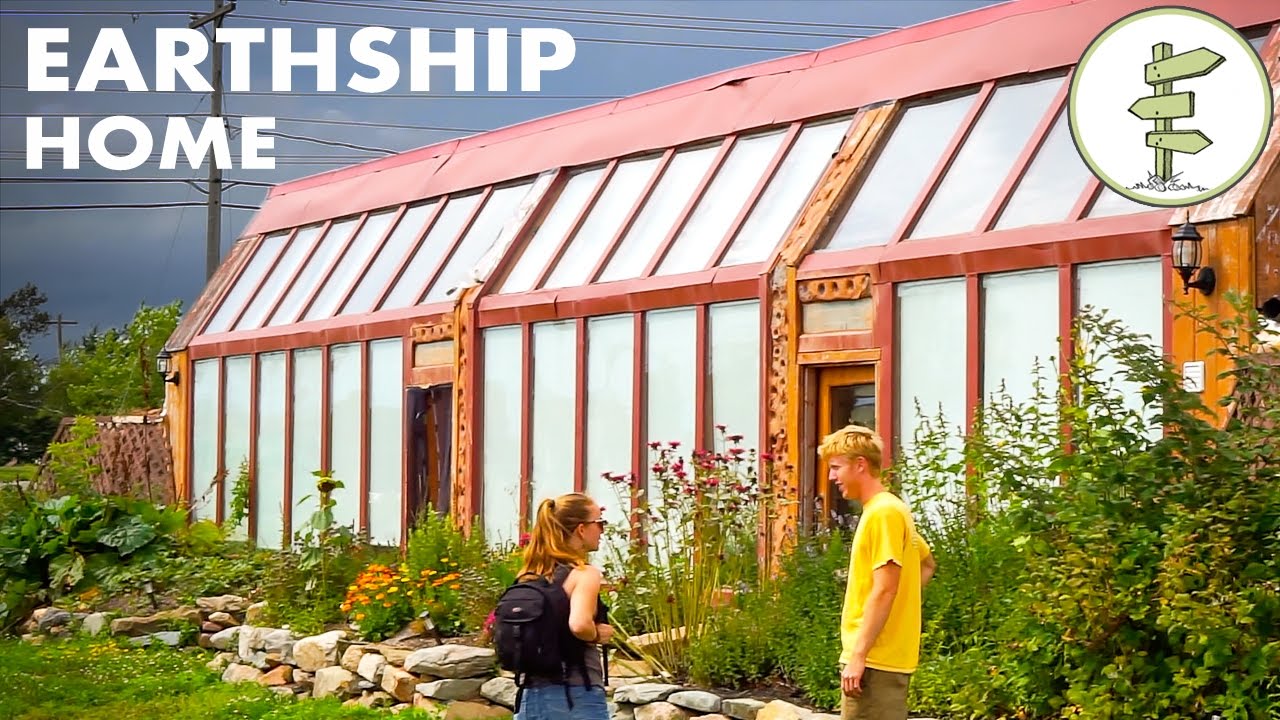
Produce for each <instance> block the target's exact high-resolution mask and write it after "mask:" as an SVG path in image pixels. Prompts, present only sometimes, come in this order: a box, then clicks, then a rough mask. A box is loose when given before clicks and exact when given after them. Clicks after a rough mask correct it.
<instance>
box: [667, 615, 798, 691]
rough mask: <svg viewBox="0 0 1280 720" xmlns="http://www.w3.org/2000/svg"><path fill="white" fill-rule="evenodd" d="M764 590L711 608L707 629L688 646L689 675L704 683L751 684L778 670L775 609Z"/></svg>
mask: <svg viewBox="0 0 1280 720" xmlns="http://www.w3.org/2000/svg"><path fill="white" fill-rule="evenodd" d="M776 609H777V608H776V605H775V603H774V602H773V598H772V597H771V595H770V594H768V593H767V592H752V593H748V594H746V595H743V596H741V597H738V598H734V599H733V600H732V601H730V602H727V603H726V604H725V605H722V606H720V607H718V608H716V609H715V610H714V611H712V613H711V615H710V617H709V618H708V621H707V624H708V626H707V632H705V633H702V634H700V635H698V636H697V637H696V638H694V639H693V640H692V641H691V643H690V646H689V677H690V679H692V680H693V681H694V682H695V683H698V684H700V685H704V686H719V687H737V688H741V687H750V686H752V685H755V684H758V683H760V682H762V681H764V680H765V679H767V678H769V677H771V676H773V674H774V673H775V672H776V671H777V669H778V654H777V652H776V651H777V649H778V640H779V633H778V628H777V626H776V625H775V624H774V623H772V622H762V621H761V618H767V617H773V615H772V613H773V612H775V611H776Z"/></svg>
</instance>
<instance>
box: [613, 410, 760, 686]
mask: <svg viewBox="0 0 1280 720" xmlns="http://www.w3.org/2000/svg"><path fill="white" fill-rule="evenodd" d="M718 429H719V431H720V434H721V436H722V440H721V446H720V447H719V448H718V449H717V450H714V451H704V450H695V451H694V452H693V453H692V459H691V462H690V463H686V462H685V459H684V458H683V457H681V456H680V455H679V452H678V449H679V445H680V444H679V443H678V442H668V443H666V444H662V443H658V442H652V443H650V445H649V447H650V449H651V450H652V455H653V458H652V460H653V464H652V466H651V467H650V468H649V470H650V487H652V488H654V489H656V492H655V493H654V494H653V496H649V494H648V493H639V494H638V497H637V498H636V504H635V507H634V509H633V513H632V522H631V523H630V527H625V528H611V529H610V531H609V532H610V538H609V539H610V542H609V547H610V548H611V551H612V553H611V557H609V559H608V561H607V565H608V569H609V573H610V576H611V577H614V578H616V583H615V585H614V587H615V591H614V594H613V605H614V606H615V607H616V612H615V618H614V619H615V621H616V622H617V623H618V625H619V626H620V627H621V628H622V629H623V631H624V632H625V633H639V632H653V633H657V638H658V641H657V643H656V644H655V645H654V646H653V647H652V649H651V652H652V654H653V656H654V659H656V660H657V661H658V663H659V664H660V665H661V666H663V667H664V668H666V669H667V670H668V671H670V672H682V671H684V670H686V669H687V665H688V654H687V648H688V646H689V644H690V643H692V642H695V641H696V640H697V639H698V638H699V637H700V636H702V635H703V634H705V633H707V632H710V631H711V626H710V625H709V624H708V620H709V617H710V613H711V612H712V609H713V608H715V607H717V606H719V605H723V604H725V603H726V602H727V601H728V598H731V597H732V595H733V594H734V593H737V592H740V591H743V590H747V589H750V588H752V587H753V586H754V585H755V583H756V581H757V571H758V567H759V564H758V562H757V537H758V531H759V528H760V523H761V520H762V516H763V515H765V514H769V513H772V512H775V511H776V498H775V497H774V496H773V495H772V494H771V493H770V492H769V491H767V490H766V489H765V488H763V487H762V486H761V483H760V479H759V476H758V474H757V470H756V453H755V451H754V450H748V449H746V448H743V447H741V441H742V436H740V435H731V434H728V432H727V431H726V429H725V428H724V427H723V426H720V427H719V428H718ZM609 478H610V480H611V481H612V482H613V483H614V485H615V488H617V489H618V491H619V492H618V494H619V501H620V502H622V503H623V504H624V506H627V505H630V504H631V494H632V483H631V479H630V476H627V475H610V476H609ZM633 528H634V529H635V530H637V531H638V532H635V533H634V534H632V529H633Z"/></svg>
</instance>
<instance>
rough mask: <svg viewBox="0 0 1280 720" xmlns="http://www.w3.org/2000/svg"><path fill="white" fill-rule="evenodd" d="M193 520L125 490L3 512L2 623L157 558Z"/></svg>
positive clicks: (0, 552) (0, 533) (0, 542)
mask: <svg viewBox="0 0 1280 720" xmlns="http://www.w3.org/2000/svg"><path fill="white" fill-rule="evenodd" d="M185 523H186V517H185V515H183V513H181V512H180V511H177V510H173V509H169V508H165V507H163V506H156V505H152V504H150V503H148V502H146V501H142V500H133V499H130V498H123V497H98V496H92V497H78V496H74V495H66V496H63V497H58V498H54V499H50V500H45V501H43V502H36V501H31V502H29V503H27V504H26V505H24V510H23V511H22V512H19V513H12V514H9V515H6V516H5V517H3V518H0V627H4V628H6V629H7V628H8V627H10V626H12V624H14V623H15V622H17V621H18V620H20V619H22V618H23V617H25V615H26V614H27V613H28V612H29V611H30V610H31V609H32V608H33V607H35V606H36V605H37V604H38V603H42V602H52V601H55V600H57V599H59V598H61V597H64V596H65V595H67V594H69V593H73V592H80V591H84V590H86V589H88V588H91V587H94V586H95V585H96V584H98V583H99V582H100V579H101V578H103V577H107V576H108V575H109V574H110V573H111V572H113V571H114V570H116V569H117V568H119V567H120V566H122V565H125V564H129V563H142V562H147V561H150V560H153V559H154V558H155V557H156V556H157V555H158V554H159V553H160V552H162V551H163V550H164V549H165V548H167V547H169V546H171V545H172V543H173V541H174V538H176V537H178V535H179V531H180V530H181V529H182V528H183V526H184V525H185Z"/></svg>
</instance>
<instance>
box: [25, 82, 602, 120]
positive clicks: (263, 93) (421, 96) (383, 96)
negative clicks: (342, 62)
mask: <svg viewBox="0 0 1280 720" xmlns="http://www.w3.org/2000/svg"><path fill="white" fill-rule="evenodd" d="M0 90H21V91H23V92H27V91H28V88H27V86H26V85H13V84H7V85H0ZM61 92H64V93H70V92H74V90H63V91H61ZM93 92H94V94H95V95H96V94H99V93H130V94H133V95H137V93H135V92H133V91H132V90H126V89H124V88H97V89H95V90H94V91H93ZM192 92H194V91H193V90H175V91H170V92H163V93H162V92H159V91H152V92H151V94H153V95H177V96H183V95H187V94H190V93H192ZM45 94H46V95H55V94H57V93H45ZM225 94H226V95H227V96H231V95H234V96H236V97H269V98H272V99H275V100H292V99H298V100H303V99H314V98H317V97H321V98H363V99H366V100H431V101H432V102H435V101H437V100H617V99H619V98H622V97H625V96H624V95H553V94H550V93H546V94H544V93H527V94H521V93H518V92H515V91H513V93H511V94H508V93H495V92H485V93H484V94H477V95H437V94H435V93H422V92H416V93H415V92H400V93H362V92H354V91H352V92H346V91H342V92H323V93H322V92H318V91H317V92H314V93H294V92H291V93H277V92H271V91H270V90H243V91H240V92H235V91H231V90H228V91H227V92H226V93H225ZM193 114H194V113H193Z"/></svg>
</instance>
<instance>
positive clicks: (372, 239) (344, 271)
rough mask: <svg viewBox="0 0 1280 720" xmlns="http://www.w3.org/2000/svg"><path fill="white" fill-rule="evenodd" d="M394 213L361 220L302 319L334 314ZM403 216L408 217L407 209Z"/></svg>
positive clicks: (384, 232)
mask: <svg viewBox="0 0 1280 720" xmlns="http://www.w3.org/2000/svg"><path fill="white" fill-rule="evenodd" d="M395 216H396V214H395V211H394V210H385V211H383V212H380V213H374V214H372V215H370V216H369V218H368V219H367V220H365V221H364V225H362V226H361V227H360V232H359V234H357V235H356V236H355V239H353V240H352V241H351V245H350V249H349V250H347V252H346V254H344V255H343V256H342V259H341V260H339V261H338V266H337V267H335V268H334V269H333V273H332V274H331V275H330V276H329V279H328V280H326V281H325V283H324V287H322V288H320V294H319V295H316V299H315V300H314V301H312V303H311V308H310V309H309V310H307V314H306V316H305V317H303V318H302V319H303V320H319V319H322V318H327V317H333V316H334V314H335V313H337V311H338V303H340V302H342V297H343V295H344V294H345V293H346V292H347V291H348V290H350V289H351V283H353V282H355V280H356V275H357V274H358V273H359V272H360V270H361V268H363V267H364V266H365V263H367V262H368V261H369V257H370V256H371V255H373V253H374V251H375V250H377V248H378V243H379V242H381V241H382V236H383V235H385V234H386V232H387V226H388V225H390V224H391V220H392V219H393V218H394V217H395ZM405 217H406V218H407V217H408V213H407V212H406V213H405ZM419 227H421V223H419ZM400 257H402V258H403V257H404V256H403V255H401V256H400ZM384 282H385V280H384Z"/></svg>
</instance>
